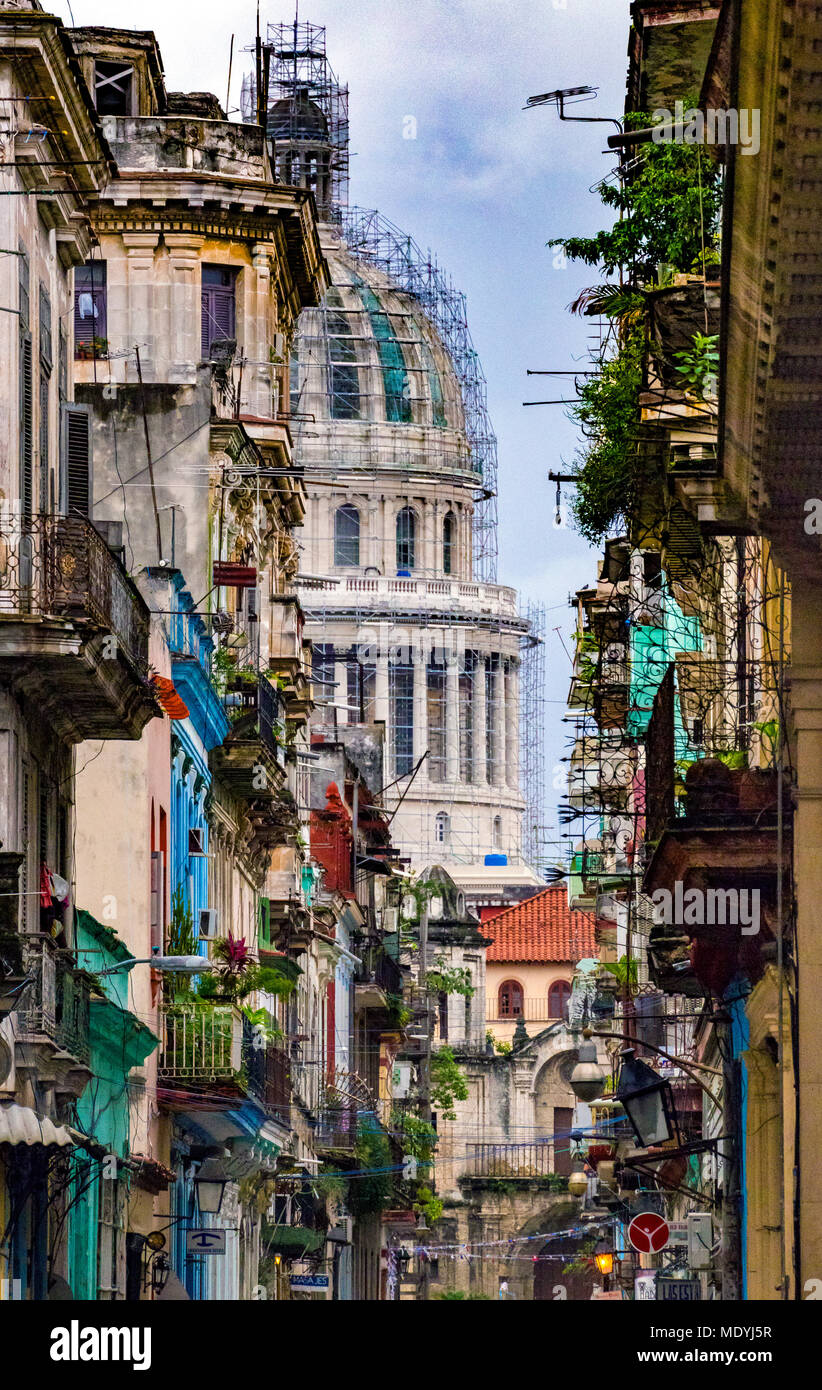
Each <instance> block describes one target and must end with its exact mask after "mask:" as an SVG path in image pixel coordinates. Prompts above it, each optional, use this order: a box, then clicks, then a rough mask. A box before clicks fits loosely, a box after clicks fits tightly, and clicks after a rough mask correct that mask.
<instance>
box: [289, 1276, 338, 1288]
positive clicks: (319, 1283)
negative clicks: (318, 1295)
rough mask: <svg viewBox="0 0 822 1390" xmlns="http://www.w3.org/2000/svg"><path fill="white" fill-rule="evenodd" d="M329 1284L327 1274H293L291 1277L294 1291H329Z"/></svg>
mask: <svg viewBox="0 0 822 1390" xmlns="http://www.w3.org/2000/svg"><path fill="white" fill-rule="evenodd" d="M328 1283H329V1279H328V1275H327V1274H292V1276H291V1287H292V1289H327V1288H328Z"/></svg>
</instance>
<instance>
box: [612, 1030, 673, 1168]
mask: <svg viewBox="0 0 822 1390" xmlns="http://www.w3.org/2000/svg"><path fill="white" fill-rule="evenodd" d="M616 1099H617V1100H618V1101H620V1102H621V1104H622V1108H623V1110H624V1111H625V1114H626V1115H627V1116H628V1119H629V1120H630V1122H631V1128H632V1129H633V1131H634V1133H635V1135H636V1137H637V1140H638V1141H639V1144H640V1147H641V1148H643V1149H647V1148H650V1147H651V1146H652V1145H653V1144H665V1143H667V1142H668V1140H670V1139H672V1138H673V1137H674V1136H675V1135H676V1134H677V1122H676V1106H675V1105H674V1094H673V1091H672V1089H671V1083H670V1081H666V1080H665V1079H664V1077H661V1076H659V1075H658V1074H657V1072H655V1071H653V1070H652V1069H651V1068H650V1067H649V1066H648V1065H647V1064H646V1063H645V1062H642V1061H640V1059H639V1058H638V1057H637V1056H636V1054H635V1052H634V1049H633V1048H632V1047H626V1048H625V1050H624V1051H623V1053H622V1066H621V1067H620V1072H619V1085H618V1086H617V1091H616Z"/></svg>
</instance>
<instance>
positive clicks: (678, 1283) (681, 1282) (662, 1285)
mask: <svg viewBox="0 0 822 1390" xmlns="http://www.w3.org/2000/svg"><path fill="white" fill-rule="evenodd" d="M656 1296H657V1298H658V1299H660V1300H662V1301H664V1302H666V1303H699V1302H700V1301H701V1299H702V1285H701V1284H700V1282H699V1280H698V1279H666V1278H664V1276H663V1275H660V1277H659V1278H658V1279H657V1281H656Z"/></svg>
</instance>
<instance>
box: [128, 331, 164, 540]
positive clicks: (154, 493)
mask: <svg viewBox="0 0 822 1390" xmlns="http://www.w3.org/2000/svg"><path fill="white" fill-rule="evenodd" d="M134 352H135V355H136V357H137V380H138V381H139V383H140V408H141V411H142V415H143V429H144V431H145V436H146V454H147V456H148V476H149V480H150V482H151V501H152V504H153V506H154V524H155V527H156V529H157V563H158V565H161V564H162V563H163V535H162V532H161V530H160V509H159V507H158V506H157V489H156V487H155V485H154V459H153V458H152V454H151V435H150V434H149V430H148V410H147V408H146V390H145V385H144V383H143V367H142V363H141V362H140V349H139V348H138V347H135V349H134Z"/></svg>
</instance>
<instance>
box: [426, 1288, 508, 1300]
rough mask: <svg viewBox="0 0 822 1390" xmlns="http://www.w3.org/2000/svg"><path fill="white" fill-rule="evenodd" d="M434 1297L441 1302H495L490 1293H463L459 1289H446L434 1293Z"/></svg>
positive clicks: (432, 1296)
mask: <svg viewBox="0 0 822 1390" xmlns="http://www.w3.org/2000/svg"><path fill="white" fill-rule="evenodd" d="M431 1298H432V1299H436V1300H437V1301H438V1302H440V1303H462V1302H463V1301H464V1302H466V1303H493V1301H494V1300H493V1299H492V1297H491V1295H490V1293H462V1292H460V1290H458V1289H445V1290H444V1291H443V1292H442V1293H432V1295H431Z"/></svg>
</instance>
